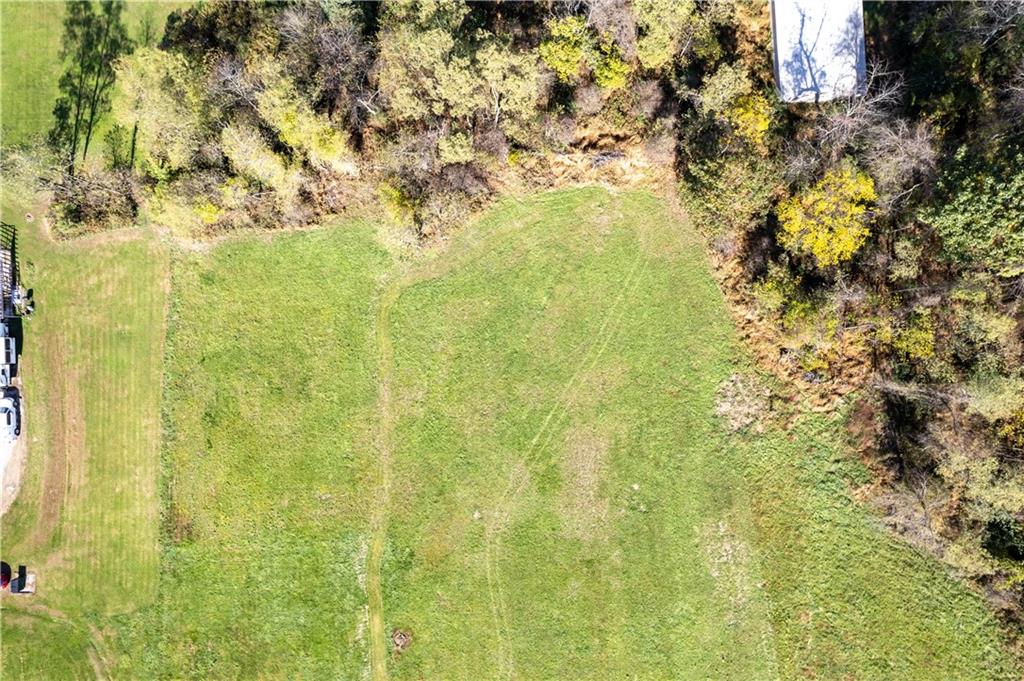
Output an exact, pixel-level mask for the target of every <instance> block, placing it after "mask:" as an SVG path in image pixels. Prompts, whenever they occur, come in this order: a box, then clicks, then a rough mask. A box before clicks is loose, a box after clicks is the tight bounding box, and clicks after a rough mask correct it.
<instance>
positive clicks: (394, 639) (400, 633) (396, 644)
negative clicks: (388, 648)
mask: <svg viewBox="0 0 1024 681" xmlns="http://www.w3.org/2000/svg"><path fill="white" fill-rule="evenodd" d="M391 645H392V650H393V651H394V652H395V655H401V654H402V653H403V652H405V651H406V650H407V649H408V648H409V646H411V645H412V632H411V631H408V630H406V629H395V630H394V631H392V632H391Z"/></svg>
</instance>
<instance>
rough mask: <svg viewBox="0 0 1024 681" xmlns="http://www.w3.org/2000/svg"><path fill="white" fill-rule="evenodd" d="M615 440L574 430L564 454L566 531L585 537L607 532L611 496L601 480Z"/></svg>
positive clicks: (563, 510) (563, 513)
mask: <svg viewBox="0 0 1024 681" xmlns="http://www.w3.org/2000/svg"><path fill="white" fill-rule="evenodd" d="M610 449H611V440H610V438H608V437H607V436H605V435H601V434H598V433H595V432H593V431H587V430H582V429H575V428H574V429H573V430H572V431H570V433H569V436H568V439H567V441H566V444H565V454H564V455H563V456H562V460H561V466H562V485H563V486H562V494H561V504H560V505H561V512H562V518H563V521H564V524H565V529H566V531H567V532H568V533H569V534H570V535H571V536H573V537H576V538H579V539H585V540H588V541H589V540H595V539H600V538H602V537H604V536H605V533H606V530H607V525H608V506H609V505H608V499H607V498H605V497H604V496H603V495H602V494H601V481H602V479H603V477H604V472H605V468H606V466H607V463H608V452H609V450H610Z"/></svg>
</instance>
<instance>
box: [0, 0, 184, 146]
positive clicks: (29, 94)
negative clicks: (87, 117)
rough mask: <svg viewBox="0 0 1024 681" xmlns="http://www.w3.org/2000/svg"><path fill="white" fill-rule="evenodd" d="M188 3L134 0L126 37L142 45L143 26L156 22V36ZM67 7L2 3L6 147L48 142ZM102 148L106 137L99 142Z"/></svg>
mask: <svg viewBox="0 0 1024 681" xmlns="http://www.w3.org/2000/svg"><path fill="white" fill-rule="evenodd" d="M190 4H191V3H190V2H182V1H163V0H131V1H130V2H128V3H127V5H126V6H125V12H124V22H125V26H127V27H128V33H129V35H131V36H132V37H133V38H135V39H138V37H139V35H140V26H141V22H142V21H143V20H148V21H151V22H152V25H153V26H155V27H156V29H157V35H158V36H159V35H161V34H162V32H163V27H164V23H165V22H166V20H167V15H168V14H170V13H171V12H172V11H173V10H175V9H178V8H179V7H187V6H188V5H190ZM63 21H64V3H62V2H57V1H55V0H3V2H0V33H2V35H3V40H2V41H0V129H2V136H0V142H2V143H3V144H19V143H22V142H28V141H30V140H32V139H41V138H43V137H45V135H46V133H47V131H49V129H50V127H51V125H52V124H53V105H54V102H55V101H56V99H57V82H58V80H60V74H61V72H62V71H63V68H64V67H63V64H61V59H60V49H61V39H62V36H63V35H64V24H63ZM97 138H98V139H99V140H100V142H102V140H103V137H102V135H98V137H97Z"/></svg>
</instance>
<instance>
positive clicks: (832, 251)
mask: <svg viewBox="0 0 1024 681" xmlns="http://www.w3.org/2000/svg"><path fill="white" fill-rule="evenodd" d="M874 200H875V183H874V181H873V180H872V179H871V177H870V176H868V175H867V174H865V173H862V172H860V171H858V170H857V169H856V168H855V167H853V166H852V165H850V164H844V165H843V166H841V167H839V168H836V169H833V170H830V171H828V172H827V173H825V176H824V177H823V178H821V180H819V181H818V182H816V183H815V184H814V185H812V186H810V187H808V188H807V189H804V190H803V191H802V192H800V193H799V194H797V195H796V196H792V197H790V198H788V199H786V200H784V201H783V202H782V203H780V204H779V222H780V223H781V226H782V232H781V234H780V235H779V241H780V242H781V243H782V245H783V246H784V247H785V248H787V249H788V250H789V251H791V252H793V253H796V254H800V255H811V256H813V257H814V260H815V262H817V264H818V267H822V268H824V267H831V266H833V265H837V264H839V263H840V262H844V261H846V260H849V259H850V258H851V257H853V254H854V253H856V252H857V249H859V248H860V247H861V246H863V245H864V242H865V241H866V240H867V238H868V234H870V230H869V229H868V224H869V222H870V220H871V214H870V213H869V212H868V205H869V204H870V203H871V202H872V201H874Z"/></svg>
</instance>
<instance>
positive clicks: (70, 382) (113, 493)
mask: <svg viewBox="0 0 1024 681" xmlns="http://www.w3.org/2000/svg"><path fill="white" fill-rule="evenodd" d="M7 208H9V209H10V210H5V211H4V215H3V217H4V220H8V221H10V220H15V221H17V223H18V224H20V225H22V229H21V231H20V233H19V236H20V241H19V250H20V259H21V262H22V268H23V277H24V279H25V281H26V283H27V284H28V285H30V286H32V287H33V289H34V290H35V292H36V300H37V311H36V314H35V315H34V316H33V317H32V318H31V319H30V320H28V321H27V322H26V323H25V325H24V336H25V343H24V346H23V347H24V351H23V355H22V376H23V379H24V384H25V391H24V394H25V406H26V409H27V418H26V424H27V427H26V435H27V437H29V459H28V463H27V467H26V470H25V475H24V479H23V483H22V487H21V491H20V493H19V495H18V498H17V501H16V502H15V504H14V506H13V507H12V508H11V510H10V511H9V512H8V513H7V514H6V515H5V516H4V517H3V522H2V525H0V530H2V532H0V537H2V548H3V554H4V557H5V558H6V559H8V560H17V561H19V562H23V563H27V564H29V565H31V566H33V569H35V570H36V571H37V572H38V573H39V597H38V598H36V599H33V601H23V600H21V599H17V598H8V597H5V600H4V609H5V613H4V618H3V639H2V642H3V644H4V672H5V673H4V675H3V677H4V678H18V677H19V676H20V674H13V675H12V674H9V673H8V672H13V671H14V670H12V669H11V666H10V665H12V664H14V663H15V661H16V660H19V659H24V658H20V657H17V656H14V655H12V652H11V651H15V650H17V646H16V645H15V644H14V643H13V642H14V641H17V640H19V637H24V635H25V631H24V627H23V623H25V622H28V621H29V620H28V619H26V617H27V616H28V614H32V615H33V620H32V624H33V628H34V629H35V630H45V629H52V630H53V632H52V633H51V635H52V636H53V637H54V638H60V639H61V640H62V641H63V644H62V645H63V649H65V650H66V649H70V648H71V647H72V646H74V645H78V644H79V643H80V642H82V641H88V640H89V639H90V636H89V634H88V633H87V630H88V626H87V625H88V624H90V623H99V622H102V621H104V619H105V618H107V617H109V616H111V615H115V614H118V613H127V612H132V611H134V610H136V609H137V608H139V607H140V606H142V605H145V604H146V603H148V602H150V601H152V600H153V599H154V598H155V596H156V593H157V579H158V576H159V566H158V560H159V536H158V533H159V495H158V488H157V482H158V477H159V476H158V469H159V452H160V421H159V404H160V393H161V379H160V376H161V370H162V354H163V353H162V346H163V341H164V316H165V307H166V300H167V277H168V257H167V252H166V249H164V248H162V247H160V246H159V245H158V244H157V243H156V241H155V240H154V238H153V236H152V235H151V234H149V233H146V232H136V233H132V232H125V233H121V234H111V235H107V236H105V237H102V238H100V239H95V240H93V241H92V242H76V243H74V244H69V245H64V246H58V245H55V244H54V243H53V242H51V241H50V240H49V239H48V238H47V237H46V236H45V235H43V234H42V232H41V230H40V229H39V228H38V222H36V223H33V224H28V225H26V223H25V221H24V219H23V215H24V211H23V210H21V209H17V207H16V206H14V205H13V204H8V206H7ZM8 608H15V609H17V610H18V611H23V615H24V616H21V617H17V618H15V617H12V616H9V614H8V611H7V609H8ZM26 609H27V612H24V611H25V610H26ZM69 623H70V624H69ZM71 632H74V636H71V635H70V633H71ZM33 635H35V634H33ZM42 638H43V639H44V640H45V638H46V637H45V636H42ZM41 645H45V644H41ZM79 652H80V653H82V654H80V655H78V656H77V661H78V663H85V664H86V665H87V667H86V668H88V664H89V662H88V661H89V657H88V656H87V655H85V654H84V653H85V651H79ZM68 657H70V656H68V655H62V656H60V657H58V656H55V657H54V661H56V660H58V659H61V660H63V659H65V658H68ZM40 663H41V661H40V660H39V659H35V658H33V659H32V660H31V664H40ZM28 676H32V675H31V674H28ZM56 676H59V675H56Z"/></svg>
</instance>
